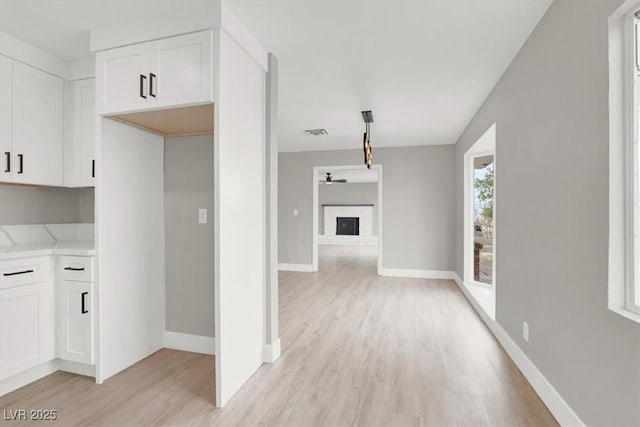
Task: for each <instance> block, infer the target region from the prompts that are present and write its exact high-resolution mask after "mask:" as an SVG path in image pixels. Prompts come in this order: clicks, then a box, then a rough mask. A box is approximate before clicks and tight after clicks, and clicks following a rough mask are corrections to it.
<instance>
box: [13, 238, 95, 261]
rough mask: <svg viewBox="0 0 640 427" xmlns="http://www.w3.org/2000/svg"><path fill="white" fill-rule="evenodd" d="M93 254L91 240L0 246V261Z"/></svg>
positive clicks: (93, 246) (93, 245)
mask: <svg viewBox="0 0 640 427" xmlns="http://www.w3.org/2000/svg"><path fill="white" fill-rule="evenodd" d="M95 254H96V249H95V244H94V242H93V241H92V240H66V241H60V242H44V243H26V244H19V245H6V246H0V260H7V259H15V258H26V257H34V256H47V255H71V256H93V255H95Z"/></svg>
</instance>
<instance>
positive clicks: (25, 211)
mask: <svg viewBox="0 0 640 427" xmlns="http://www.w3.org/2000/svg"><path fill="white" fill-rule="evenodd" d="M93 194H94V191H93V188H61V187H34V186H26V185H11V184H0V224H3V225H13V224H57V223H73V222H93V219H94V203H93Z"/></svg>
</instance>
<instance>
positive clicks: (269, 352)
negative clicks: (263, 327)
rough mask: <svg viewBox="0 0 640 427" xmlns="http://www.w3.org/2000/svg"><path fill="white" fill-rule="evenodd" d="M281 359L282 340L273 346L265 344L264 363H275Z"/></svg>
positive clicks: (263, 349)
mask: <svg viewBox="0 0 640 427" xmlns="http://www.w3.org/2000/svg"><path fill="white" fill-rule="evenodd" d="M279 357H280V338H278V339H277V340H275V341H274V342H273V344H265V345H264V347H263V348H262V361H263V362H264V363H273V362H275V361H276V360H278V358H279Z"/></svg>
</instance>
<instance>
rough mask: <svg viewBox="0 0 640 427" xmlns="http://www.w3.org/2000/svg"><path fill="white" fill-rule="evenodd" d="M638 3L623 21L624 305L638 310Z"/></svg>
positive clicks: (639, 286) (639, 307)
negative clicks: (625, 96)
mask: <svg viewBox="0 0 640 427" xmlns="http://www.w3.org/2000/svg"><path fill="white" fill-rule="evenodd" d="M639 13H640V5H639V6H638V7H636V8H633V9H632V10H631V12H630V13H628V14H627V16H626V18H625V22H624V49H625V61H624V65H625V89H626V90H625V92H626V93H627V94H631V96H628V97H627V100H626V101H625V104H626V105H625V107H626V108H625V127H626V132H625V138H624V154H625V168H624V170H625V172H624V173H625V176H624V179H625V183H624V185H625V189H624V191H625V206H624V210H625V233H624V234H625V305H624V306H625V309H627V310H629V311H632V312H634V313H636V314H640V301H638V297H639V296H640V295H638V293H639V292H640V289H639V288H640V261H639V260H638V254H640V239H639V236H638V233H639V231H640V219H639V218H638V201H639V198H640V197H639V191H640V185H639V183H638V173H639V170H638V167H639V161H638V136H639V129H638V121H639V113H640V109H639V106H640V56H639V55H638V53H639V52H640V46H639V45H638V40H639V39H638V37H639V35H640V34H639V33H638V31H640V28H639V25H640V19H638V14H639Z"/></svg>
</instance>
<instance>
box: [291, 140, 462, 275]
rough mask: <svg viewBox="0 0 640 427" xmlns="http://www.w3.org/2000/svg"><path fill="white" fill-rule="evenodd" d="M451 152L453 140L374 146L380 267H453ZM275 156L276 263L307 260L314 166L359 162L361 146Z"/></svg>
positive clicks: (452, 175)
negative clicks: (379, 172)
mask: <svg viewBox="0 0 640 427" xmlns="http://www.w3.org/2000/svg"><path fill="white" fill-rule="evenodd" d="M374 143H375V142H374ZM454 153H455V148H454V146H453V145H441V146H425V147H406V148H377V149H374V163H376V164H381V165H382V176H383V179H382V199H383V207H382V233H383V234H382V254H383V263H384V264H383V267H384V268H402V269H426V270H452V269H453V267H454V259H455V243H454V241H453V239H452V238H451V236H453V235H454V234H455V197H454V190H455V186H454V171H453V161H454ZM278 161H279V168H278V197H279V204H278V212H279V215H278V216H279V217H278V230H279V231H278V233H279V235H278V239H279V240H278V241H279V245H278V249H279V262H281V263H291V264H311V263H312V259H311V258H312V247H311V245H312V238H313V233H314V231H315V230H313V227H312V215H311V210H312V208H313V206H312V177H313V167H314V166H340V165H359V164H361V163H362V150H359V149H354V150H340V151H315V152H301V153H280V155H279V159H278ZM293 209H298V210H299V215H298V216H297V217H294V216H293Z"/></svg>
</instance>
